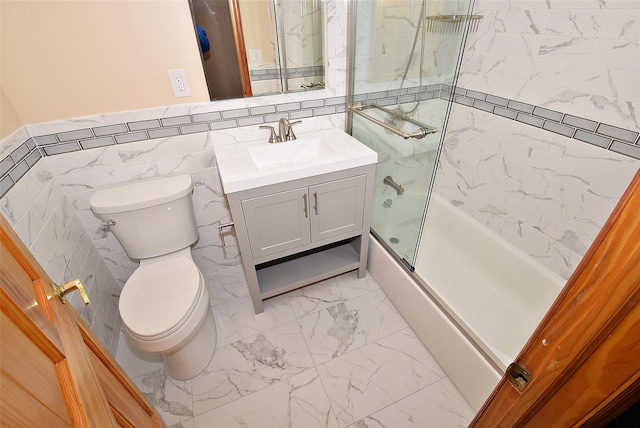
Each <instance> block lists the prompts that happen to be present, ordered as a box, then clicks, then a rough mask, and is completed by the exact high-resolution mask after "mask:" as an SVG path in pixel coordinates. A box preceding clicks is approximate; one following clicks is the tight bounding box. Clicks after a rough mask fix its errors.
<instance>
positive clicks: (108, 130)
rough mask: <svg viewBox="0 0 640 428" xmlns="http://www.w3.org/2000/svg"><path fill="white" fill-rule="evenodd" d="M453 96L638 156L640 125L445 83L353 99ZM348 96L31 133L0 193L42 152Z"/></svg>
mask: <svg viewBox="0 0 640 428" xmlns="http://www.w3.org/2000/svg"><path fill="white" fill-rule="evenodd" d="M451 98H453V101H454V102H455V103H458V104H461V105H464V106H467V107H471V108H475V109H479V110H482V111H486V112H488V113H492V114H495V115H498V116H501V117H504V118H507V119H511V120H515V121H517V122H521V123H525V124H527V125H530V126H535V127H538V128H541V129H544V130H546V131H549V132H554V133H556V134H560V135H563V136H565V137H568V138H573V139H575V140H578V141H581V142H584V143H588V144H593V145H596V146H598V147H601V148H604V149H606V150H612V151H614V152H616V153H619V154H622V155H625V156H630V157H633V158H635V159H640V136H639V133H638V132H637V131H631V130H628V129H624V128H620V127H616V126H612V125H608V124H606V123H600V122H595V121H593V120H589V119H585V118H581V117H578V116H573V115H570V114H565V113H561V112H558V111H554V110H549V109H546V108H543V107H539V106H535V105H531V104H527V103H523V102H520V101H516V100H510V99H507V98H502V97H497V96H495V95H491V94H486V93H483V92H478V91H473V90H471V89H464V88H459V87H458V88H455V90H453V87H452V86H450V85H446V84H434V85H428V86H425V87H423V88H419V87H413V88H404V89H402V90H388V91H379V92H371V93H366V94H358V95H354V97H353V102H360V101H368V102H375V103H377V104H378V105H380V106H390V105H396V104H398V103H408V102H415V101H418V100H432V99H443V100H450V99H451ZM345 109H346V98H345V97H333V98H321V99H315V100H305V101H298V102H287V103H283V104H273V105H267V106H257V107H247V108H239V109H232V110H222V111H216V112H208V113H198V114H191V115H183V116H175V117H167V118H161V119H150V120H142V121H135V122H126V123H120V124H115V125H107V126H99V127H94V128H85V129H78V130H74V131H67V132H60V133H56V134H49V135H42V136H37V137H32V138H29V139H28V140H27V141H25V142H24V143H23V144H21V145H20V146H18V147H17V148H16V149H15V150H13V152H11V153H10V154H9V156H7V157H5V158H4V159H2V160H1V161H0V198H1V197H2V196H4V195H5V194H6V193H7V192H8V191H9V190H10V189H11V188H12V187H13V186H14V185H15V183H17V182H18V180H19V179H20V178H22V176H24V174H26V173H27V171H29V169H30V168H31V167H33V166H34V165H35V164H36V162H38V160H40V158H42V157H43V156H53V155H57V154H62V153H69V152H74V151H80V150H88V149H92V148H96V147H106V146H112V145H116V144H126V143H132V142H136V141H144V140H149V139H154V138H165V137H172V136H178V135H188V134H194V133H199V132H209V131H216V130H221V129H229V128H237V127H242V126H252V125H261V124H264V123H270V122H277V121H278V120H279V119H280V118H281V117H286V118H288V119H291V120H297V119H303V118H307V117H315V116H325V115H332V114H337V113H344V112H345Z"/></svg>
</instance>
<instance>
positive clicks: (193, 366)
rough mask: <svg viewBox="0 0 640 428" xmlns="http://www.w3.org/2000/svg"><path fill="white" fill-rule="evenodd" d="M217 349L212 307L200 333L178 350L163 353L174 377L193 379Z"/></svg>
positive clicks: (166, 365) (165, 363) (167, 369)
mask: <svg viewBox="0 0 640 428" xmlns="http://www.w3.org/2000/svg"><path fill="white" fill-rule="evenodd" d="M215 350H216V325H215V323H214V321H213V314H212V313H211V308H208V309H207V314H206V316H205V319H204V322H203V324H202V326H201V327H200V328H199V329H198V333H197V334H196V335H195V336H194V337H193V338H192V339H191V340H189V342H187V344H186V345H185V346H183V347H182V348H180V349H178V350H177V351H175V352H171V353H167V354H162V356H163V359H164V366H165V370H166V371H167V374H168V375H169V376H171V377H172V378H174V379H178V380H188V379H192V378H194V377H196V376H197V375H199V374H200V373H202V372H203V371H204V369H206V368H207V366H208V365H209V362H211V359H212V358H213V353H214V352H215Z"/></svg>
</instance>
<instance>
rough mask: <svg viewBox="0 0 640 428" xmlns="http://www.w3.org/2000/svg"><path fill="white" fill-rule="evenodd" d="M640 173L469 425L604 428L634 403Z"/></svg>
mask: <svg viewBox="0 0 640 428" xmlns="http://www.w3.org/2000/svg"><path fill="white" fill-rule="evenodd" d="M639 303H640V171H639V172H638V173H637V174H636V176H635V178H634V179H633V181H632V182H631V184H630V185H629V188H628V189H627V191H626V192H625V194H624V195H623V196H622V198H621V199H620V202H619V203H618V205H617V206H616V208H615V209H614V211H613V213H612V214H611V216H610V217H609V219H608V220H607V222H606V223H605V225H604V227H603V228H602V230H601V231H600V233H599V234H598V236H597V237H596V239H595V241H594V243H593V244H592V245H591V247H590V248H589V250H588V251H587V254H586V255H585V256H584V258H583V260H582V262H581V263H580V265H579V266H578V268H577V269H576V271H575V272H574V274H573V275H572V276H571V278H570V279H569V281H568V282H567V285H566V286H565V288H564V289H563V290H562V292H561V293H560V295H559V296H558V298H557V299H556V301H555V302H554V304H553V305H552V307H551V308H550V310H549V311H548V312H547V314H546V316H545V317H544V319H543V320H542V322H541V323H540V325H539V326H538V328H537V329H536V331H535V332H534V333H533V335H532V336H531V338H530V339H529V341H528V342H527V344H526V345H525V347H524V348H523V350H522V351H521V353H520V354H519V355H518V357H517V358H516V362H518V363H519V364H521V365H522V366H523V367H524V368H525V369H526V370H527V371H528V372H529V373H530V375H531V380H530V382H529V383H528V385H527V386H526V387H525V388H524V390H523V391H522V392H519V391H518V390H517V389H516V388H515V387H513V386H511V384H510V383H509V382H508V381H507V380H506V378H505V377H503V378H502V380H501V381H500V383H499V384H498V386H497V387H496V388H495V390H494V391H493V393H492V394H491V396H490V397H489V399H488V400H487V402H486V403H485V404H484V406H483V407H482V408H481V409H480V411H479V412H478V414H477V415H476V417H475V419H474V420H473V421H472V423H471V425H470V426H471V427H498V426H504V427H516V426H527V425H530V426H574V425H575V426H602V425H605V424H606V423H608V422H610V421H611V420H613V419H614V418H615V417H616V416H618V415H619V414H620V413H622V412H623V411H624V410H626V409H627V408H629V407H630V406H631V405H632V404H634V403H635V402H637V401H638V400H639V399H640V370H639V367H640V357H639V356H640V331H639V330H640V305H639ZM634 327H635V328H634Z"/></svg>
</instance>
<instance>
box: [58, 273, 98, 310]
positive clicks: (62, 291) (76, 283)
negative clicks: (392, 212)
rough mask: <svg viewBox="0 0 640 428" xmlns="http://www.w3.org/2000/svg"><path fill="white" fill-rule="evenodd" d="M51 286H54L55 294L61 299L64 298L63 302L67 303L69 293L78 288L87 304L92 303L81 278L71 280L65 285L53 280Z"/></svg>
mask: <svg viewBox="0 0 640 428" xmlns="http://www.w3.org/2000/svg"><path fill="white" fill-rule="evenodd" d="M51 288H53V292H54V294H55V295H56V296H58V297H59V298H60V300H62V303H67V298H66V296H67V294H69V293H71V292H72V291H74V290H78V293H80V297H81V298H82V301H83V302H84V304H85V305H88V304H89V303H91V301H90V300H89V296H88V295H87V292H86V291H85V289H84V285H82V282H80V280H79V279H74V280H73V281H69V282H67V283H66V284H65V285H58V284H56V283H55V282H53V283H51Z"/></svg>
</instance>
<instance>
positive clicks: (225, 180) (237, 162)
mask: <svg viewBox="0 0 640 428" xmlns="http://www.w3.org/2000/svg"><path fill="white" fill-rule="evenodd" d="M318 138H319V139H320V140H321V144H323V145H324V144H326V145H327V147H326V149H327V150H326V151H323V156H322V157H320V158H312V159H307V160H302V161H293V160H291V161H289V160H287V159H285V158H283V159H282V161H280V162H278V164H277V165H276V166H272V167H266V168H263V169H260V168H258V167H257V166H256V164H255V163H254V161H253V160H252V158H251V149H252V148H253V147H260V149H259V150H269V146H276V145H278V146H280V145H283V144H286V145H292V144H304V143H305V141H309V142H311V141H313V140H314V139H316V140H317V139H318ZM316 142H317V141H316ZM265 147H266V148H265ZM284 147H287V146H280V147H273V148H274V149H276V150H278V153H281V152H283V150H282V149H283V148H284ZM214 151H215V154H216V162H217V164H218V171H219V173H220V178H221V180H222V186H223V188H224V192H225V193H234V192H241V191H243V190H247V189H253V188H256V187H260V186H267V185H270V184H277V183H283V182H285V181H291V180H297V179H300V178H305V177H311V176H314V175H319V174H327V173H331V172H336V171H341V170H344V169H348V168H355V167H359V166H364V165H371V164H375V163H376V162H377V161H378V154H377V153H376V152H375V151H373V150H371V149H370V148H369V147H367V146H365V145H364V144H362V143H361V142H359V141H358V140H356V139H355V138H353V137H352V136H350V135H349V134H347V133H346V132H344V131H343V130H341V129H337V128H333V129H327V130H322V131H315V132H309V133H305V134H301V135H298V139H297V140H295V141H287V142H284V143H274V144H269V143H268V142H267V138H263V139H260V140H258V141H251V142H246V143H238V144H227V145H224V146H218V147H215V148H214ZM254 152H255V151H254ZM284 152H285V153H286V150H285V151H284ZM254 156H255V154H254ZM283 156H284V157H286V154H284V155H283Z"/></svg>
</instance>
